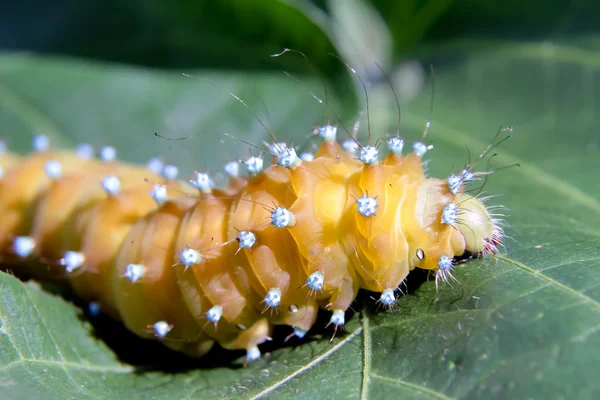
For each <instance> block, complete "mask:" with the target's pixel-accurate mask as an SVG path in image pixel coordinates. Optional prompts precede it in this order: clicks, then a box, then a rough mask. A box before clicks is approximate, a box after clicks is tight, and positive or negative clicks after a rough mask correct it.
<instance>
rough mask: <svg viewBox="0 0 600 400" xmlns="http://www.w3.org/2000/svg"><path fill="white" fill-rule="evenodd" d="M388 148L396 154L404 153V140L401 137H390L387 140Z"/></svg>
mask: <svg viewBox="0 0 600 400" xmlns="http://www.w3.org/2000/svg"><path fill="white" fill-rule="evenodd" d="M387 146H388V149H389V150H390V151H391V152H392V153H394V154H402V149H404V140H402V139H400V138H399V137H393V138H390V139H388V141H387Z"/></svg>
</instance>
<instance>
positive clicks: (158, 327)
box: [152, 321, 173, 339]
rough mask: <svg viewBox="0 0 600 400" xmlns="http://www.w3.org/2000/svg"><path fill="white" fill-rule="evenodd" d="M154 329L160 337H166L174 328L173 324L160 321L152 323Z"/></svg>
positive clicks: (155, 333)
mask: <svg viewBox="0 0 600 400" xmlns="http://www.w3.org/2000/svg"><path fill="white" fill-rule="evenodd" d="M152 328H153V329H154V335H155V336H156V337H157V338H159V339H164V338H165V336H167V334H168V333H169V332H170V331H171V329H173V325H169V324H168V323H167V322H165V321H158V322H156V323H155V324H154V325H152Z"/></svg>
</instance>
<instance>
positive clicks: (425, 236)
mask: <svg viewBox="0 0 600 400" xmlns="http://www.w3.org/2000/svg"><path fill="white" fill-rule="evenodd" d="M428 127H429V123H427V128H428ZM507 129H508V128H507ZM507 129H505V130H507ZM500 132H501V130H499V131H498V134H497V135H496V138H497V137H498V135H499V134H500ZM315 133H316V134H318V135H319V136H320V137H321V138H322V143H321V144H320V146H319V148H318V150H317V151H316V153H315V154H308V153H303V154H301V156H298V154H297V152H296V149H295V148H294V147H292V146H288V145H287V144H285V143H281V142H277V141H275V142H273V143H271V144H269V145H268V153H270V154H271V155H273V160H272V162H271V164H270V165H266V163H265V160H264V159H263V158H262V156H252V157H250V158H248V159H247V160H245V161H243V162H230V163H228V164H227V165H226V166H225V171H226V172H227V174H228V175H229V182H228V184H227V185H226V186H225V187H221V188H218V187H215V184H214V182H213V180H212V179H211V177H210V176H209V175H208V174H206V173H200V172H196V173H195V174H194V178H193V179H192V180H190V181H189V182H184V181H181V180H178V179H177V173H178V171H177V168H176V167H175V166H173V165H163V164H162V163H161V161H160V160H158V159H152V160H151V162H149V163H148V165H147V166H137V165H131V164H127V163H124V162H121V161H117V159H116V151H115V149H114V148H112V147H104V148H102V149H101V150H100V152H99V157H97V158H96V157H95V156H94V149H93V148H92V147H91V146H90V145H86V144H83V145H80V146H78V147H77V149H76V151H72V150H56V149H53V148H52V147H51V146H50V144H49V141H48V138H47V137H45V136H43V135H39V136H36V137H35V138H34V143H33V147H34V151H33V152H32V153H31V154H29V155H27V156H18V155H16V154H13V153H10V152H8V151H5V150H6V149H5V148H4V147H5V146H2V150H3V151H2V152H1V154H0V221H2V222H1V223H0V256H1V257H2V264H3V265H5V266H12V267H13V268H14V269H15V270H17V271H21V272H23V273H26V274H29V275H31V276H34V277H39V278H40V279H44V278H48V276H53V275H54V276H55V274H56V273H58V274H59V275H60V274H63V276H65V277H66V278H67V279H68V281H69V284H70V286H71V287H72V288H73V290H74V291H75V292H76V293H77V294H78V295H79V296H80V297H81V298H82V299H84V300H85V301H88V302H91V303H90V304H93V305H94V308H95V309H98V307H99V308H100V309H101V310H102V311H103V312H106V313H107V314H109V315H110V316H112V317H114V318H116V319H119V320H121V321H123V323H124V324H125V325H126V327H127V328H128V329H129V330H131V331H132V332H134V333H136V334H137V335H139V336H141V337H144V338H154V339H157V340H160V341H162V342H163V343H164V344H165V345H166V346H168V347H170V348H172V349H174V350H178V351H182V352H185V353H186V354H189V355H192V356H201V355H203V354H205V353H206V352H207V351H209V350H210V349H211V347H213V345H214V344H215V343H218V344H219V345H220V346H222V347H223V348H225V349H238V350H245V351H246V358H247V360H248V361H252V360H256V359H258V358H259V357H260V355H261V352H260V350H259V347H258V346H259V345H261V344H262V343H264V342H265V341H267V340H269V339H270V335H271V332H272V329H273V327H274V326H275V325H286V326H289V327H290V329H291V331H292V333H291V334H290V336H296V337H298V338H303V337H304V336H305V335H306V334H307V332H308V331H309V330H310V329H311V327H312V326H313V325H314V323H315V321H316V318H317V313H318V312H319V310H320V309H326V310H329V311H330V312H331V317H330V319H329V325H332V326H333V328H334V332H335V330H337V329H338V328H339V327H341V326H343V325H344V324H345V315H346V311H347V310H348V309H349V308H350V306H351V304H352V303H353V301H354V300H355V298H356V296H357V293H358V291H359V289H366V290H369V291H373V292H377V293H379V298H378V299H377V303H379V305H381V306H382V307H385V308H393V307H394V305H395V303H396V300H397V295H398V292H399V287H400V285H401V283H402V282H403V281H404V280H405V279H406V277H407V276H408V274H409V272H410V271H412V270H413V269H415V268H420V269H424V270H428V271H431V273H432V274H434V275H435V281H436V285H437V284H438V283H439V282H442V281H448V280H449V279H453V276H452V270H453V268H454V267H455V266H456V264H457V262H459V260H460V259H468V258H470V257H475V256H485V255H487V254H490V253H496V251H497V247H498V246H499V245H500V244H501V240H502V237H503V231H502V228H501V227H500V224H499V221H498V220H497V219H496V218H495V216H494V214H493V213H492V212H491V211H490V210H488V208H486V206H485V204H484V202H483V201H482V199H480V198H478V197H477V196H475V195H472V194H469V190H468V189H467V188H468V187H469V186H470V184H471V183H472V182H474V181H475V180H478V179H481V178H482V177H485V176H486V175H487V174H489V173H490V172H491V171H484V172H475V171H474V167H475V164H476V162H474V163H469V164H468V165H466V166H465V167H464V169H462V171H460V172H458V173H455V174H451V175H449V176H448V177H447V178H446V179H435V178H427V177H426V176H425V173H424V169H423V161H422V157H423V156H424V155H425V153H426V152H427V151H429V150H430V149H431V146H427V145H426V144H424V143H422V141H419V142H416V143H414V144H413V149H412V152H410V153H408V154H403V149H404V141H403V139H401V138H400V137H399V136H394V137H390V138H389V139H388V140H387V149H388V152H387V155H385V156H383V155H382V154H380V150H379V148H378V147H377V146H372V145H361V144H360V143H359V142H357V141H356V140H355V139H353V140H350V141H346V142H343V143H339V142H338V140H337V127H336V126H334V125H329V124H327V125H324V126H321V127H319V128H317V129H315ZM492 143H493V142H492ZM491 148H492V144H490V146H488V147H487V148H486V149H485V150H484V151H483V152H482V153H481V155H480V156H479V159H481V158H482V157H484V156H485V155H486V154H487V152H488V151H489V150H490V149H491ZM241 166H243V167H244V168H245V170H246V173H245V174H242V173H240V167H241ZM57 271H58V272H57Z"/></svg>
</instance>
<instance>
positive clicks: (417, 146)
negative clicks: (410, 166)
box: [413, 142, 433, 157]
mask: <svg viewBox="0 0 600 400" xmlns="http://www.w3.org/2000/svg"><path fill="white" fill-rule="evenodd" d="M431 149H433V145H429V146H427V145H426V144H425V143H421V142H416V143H413V150H414V152H415V154H416V155H418V156H419V157H423V156H424V155H425V153H427V152H428V151H429V150H431Z"/></svg>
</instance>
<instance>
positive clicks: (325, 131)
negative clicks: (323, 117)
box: [317, 125, 337, 142]
mask: <svg viewBox="0 0 600 400" xmlns="http://www.w3.org/2000/svg"><path fill="white" fill-rule="evenodd" d="M317 132H318V134H319V136H321V137H322V138H323V140H325V141H327V142H335V137H336V135H337V126H333V125H324V126H321V127H320V128H318V130H317Z"/></svg>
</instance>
